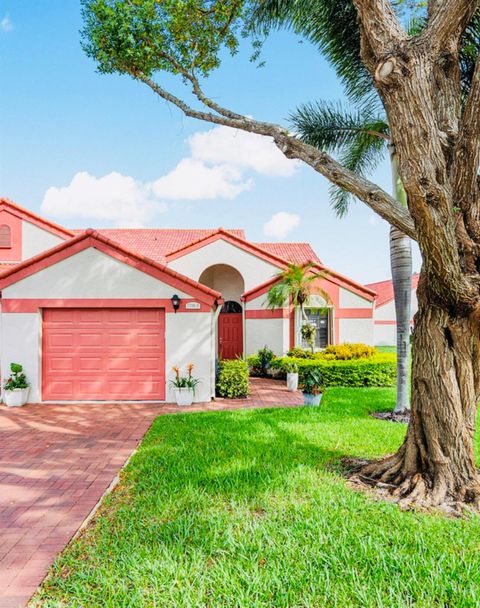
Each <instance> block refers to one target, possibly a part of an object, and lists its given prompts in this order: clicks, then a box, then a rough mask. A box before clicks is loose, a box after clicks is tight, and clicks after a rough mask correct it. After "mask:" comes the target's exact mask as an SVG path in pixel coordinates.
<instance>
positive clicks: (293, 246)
mask: <svg viewBox="0 0 480 608" xmlns="http://www.w3.org/2000/svg"><path fill="white" fill-rule="evenodd" d="M254 245H256V246H257V247H260V248H261V249H264V250H265V251H267V252H268V253H272V254H273V255H276V256H278V257H279V258H283V259H284V260H287V262H292V263H295V264H306V263H307V262H316V263H317V264H321V263H322V262H321V260H320V259H319V257H318V256H317V254H316V253H315V251H314V250H313V249H312V247H311V245H309V244H308V243H254Z"/></svg>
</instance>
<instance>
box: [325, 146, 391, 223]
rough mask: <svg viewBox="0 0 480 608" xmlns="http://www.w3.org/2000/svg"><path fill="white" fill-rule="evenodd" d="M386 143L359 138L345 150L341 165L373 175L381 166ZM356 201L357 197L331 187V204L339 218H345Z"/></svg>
mask: <svg viewBox="0 0 480 608" xmlns="http://www.w3.org/2000/svg"><path fill="white" fill-rule="evenodd" d="M386 150H387V148H386V144H385V141H383V140H381V139H378V138H375V139H372V138H370V137H358V138H357V140H356V141H355V142H354V143H353V145H351V146H349V147H348V148H346V149H345V151H344V153H343V154H342V155H341V156H340V158H339V160H340V163H341V164H342V165H343V166H344V167H347V168H348V169H350V170H351V171H354V172H355V173H358V174H359V175H362V176H366V175H368V174H371V173H372V172H373V171H374V170H375V169H376V168H377V167H378V165H379V164H380V162H381V161H382V159H383V158H384V157H385V153H386ZM354 200H355V196H354V195H353V194H350V192H347V191H346V190H343V189H342V188H339V187H338V186H331V187H330V204H331V205H332V208H333V209H334V211H335V213H336V214H337V215H338V216H339V217H343V216H344V215H345V214H346V213H347V212H348V209H349V206H350V203H352V202H353V201H354Z"/></svg>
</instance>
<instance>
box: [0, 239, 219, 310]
mask: <svg viewBox="0 0 480 608" xmlns="http://www.w3.org/2000/svg"><path fill="white" fill-rule="evenodd" d="M90 247H93V248H94V249H97V250H98V251H102V252H103V253H105V254H106V255H109V256H111V257H113V258H116V259H118V260H119V261H121V262H123V263H125V264H128V265H129V266H132V267H133V268H136V269H137V270H140V271H141V272H144V273H145V274H149V275H150V276H153V277H154V278H157V279H159V280H161V281H162V282H164V283H167V284H168V285H171V286H172V287H176V288H178V289H181V290H182V291H186V292H187V293H189V294H190V295H191V296H193V297H195V298H198V299H199V300H200V301H201V302H204V303H205V304H208V305H209V306H212V305H214V304H215V303H216V302H217V301H218V300H219V299H220V298H221V294H220V293H219V292H218V291H214V290H213V289H210V288H209V287H206V286H205V285H201V284H200V283H197V281H194V280H193V279H190V278H188V277H186V276H184V275H182V274H180V273H178V272H175V271H174V270H171V269H170V268H167V267H166V266H164V265H163V264H159V263H157V262H154V261H153V260H150V259H148V258H145V257H143V256H140V255H138V254H136V253H134V252H132V251H129V250H128V249H126V248H125V247H123V246H122V245H119V244H118V243H116V242H115V241H111V240H110V239H108V238H106V237H105V236H103V235H101V234H99V233H98V232H95V231H94V230H92V229H91V228H89V229H88V230H86V231H85V232H82V233H81V234H79V235H78V236H76V237H74V238H72V239H70V240H68V241H65V242H64V243H60V245H57V246H56V247H54V248H53V249H49V250H48V251H44V252H42V253H40V254H39V255H37V256H35V257H33V258H31V259H30V260H26V261H25V262H21V263H20V264H17V265H16V266H14V267H13V268H11V269H7V270H5V271H3V272H2V273H0V290H1V289H4V288H5V287H8V286H10V285H13V284H14V283H16V282H17V281H19V280H21V279H24V278H26V277H28V276H31V275H32V274H35V273H37V272H39V271H41V270H43V269H44V268H47V267H49V266H52V265H54V264H56V263H58V262H60V261H61V260H64V259H66V258H69V257H71V256H72V255H75V254H76V253H79V252H80V251H84V250H85V249H89V248H90Z"/></svg>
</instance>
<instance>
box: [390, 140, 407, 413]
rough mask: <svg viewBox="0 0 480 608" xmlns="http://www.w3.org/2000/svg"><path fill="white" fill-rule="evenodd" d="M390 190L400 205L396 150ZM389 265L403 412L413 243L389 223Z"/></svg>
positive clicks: (399, 406) (402, 197)
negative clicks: (391, 189) (393, 300)
mask: <svg viewBox="0 0 480 608" xmlns="http://www.w3.org/2000/svg"><path fill="white" fill-rule="evenodd" d="M390 156H391V167H392V181H393V193H394V196H395V198H396V200H397V201H398V202H399V203H401V205H402V206H403V207H406V206H407V196H406V194H405V190H404V188H403V185H402V181H401V179H400V176H399V175H398V161H397V158H396V155H395V150H394V149H391V150H390ZM390 266H391V270H392V282H393V293H394V298H395V318H396V321H397V325H396V342H397V400H396V403H395V409H394V412H395V413H396V414H402V413H403V412H405V411H406V410H409V409H410V399H409V393H410V382H409V380H410V379H409V358H410V316H411V302H412V295H411V294H412V244H411V241H410V238H409V237H408V236H406V235H405V234H404V233H403V232H402V231H401V230H399V229H398V228H396V227H395V226H391V227H390Z"/></svg>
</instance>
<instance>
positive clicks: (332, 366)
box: [272, 353, 397, 388]
mask: <svg viewBox="0 0 480 608" xmlns="http://www.w3.org/2000/svg"><path fill="white" fill-rule="evenodd" d="M290 363H296V364H297V365H298V369H299V373H300V374H301V373H302V370H304V369H305V368H307V367H316V368H318V369H319V370H320V372H321V374H322V386H324V387H325V388H326V387H328V386H351V387H363V386H394V385H395V382H396V378H397V357H396V355H395V354H394V353H383V354H382V353H379V354H376V355H373V356H372V357H368V358H366V357H365V358H362V359H350V360H348V361H345V360H329V359H322V358H320V357H316V358H315V359H300V358H293V357H279V358H278V359H274V360H273V361H272V369H276V370H279V371H280V372H283V373H286V369H287V368H288V366H289V364H290Z"/></svg>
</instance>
